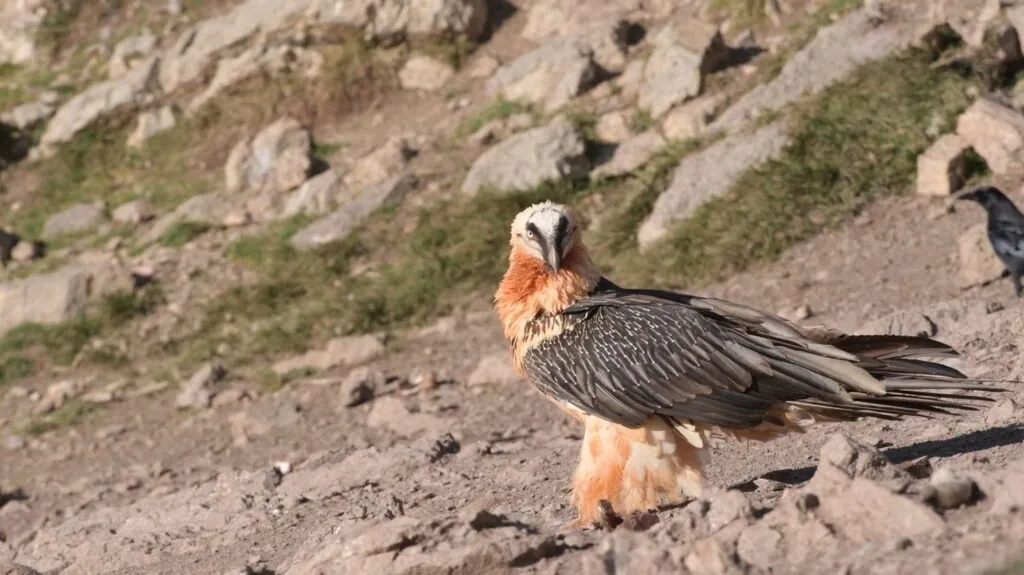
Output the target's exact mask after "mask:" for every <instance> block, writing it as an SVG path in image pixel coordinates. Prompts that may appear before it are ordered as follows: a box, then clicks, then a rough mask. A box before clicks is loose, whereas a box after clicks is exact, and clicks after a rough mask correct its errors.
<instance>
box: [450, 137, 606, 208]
mask: <svg viewBox="0 0 1024 575" xmlns="http://www.w3.org/2000/svg"><path fill="white" fill-rule="evenodd" d="M585 152H586V146H585V145H584V142H583V137H582V136H581V135H580V133H579V131H578V130H577V129H576V126H574V125H573V124H571V123H569V122H568V121H566V120H564V119H561V118H559V119H557V120H555V121H554V122H552V123H550V124H548V125H547V126H541V127H539V128H533V129H531V130H526V131H525V132H520V133H519V134H516V135H515V136H512V137H511V138H509V139H507V140H505V141H504V142H502V143H500V144H498V145H496V146H494V147H493V148H491V149H490V150H487V151H486V152H484V153H483V154H482V155H481V156H480V157H479V158H477V160H476V162H474V163H473V167H472V168H470V170H469V174H467V175H466V179H465V181H463V182H462V193H464V194H466V195H475V194H476V193H477V192H479V191H480V190H482V189H484V188H494V189H497V190H509V191H512V190H529V189H531V188H535V187H537V186H539V185H540V184H542V183H544V182H546V181H549V180H562V179H566V178H572V177H575V176H580V175H583V174H586V172H587V171H588V170H589V168H590V163H589V161H588V159H587V156H586V153H585Z"/></svg>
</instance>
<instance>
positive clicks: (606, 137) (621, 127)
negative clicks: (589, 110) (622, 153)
mask: <svg viewBox="0 0 1024 575" xmlns="http://www.w3.org/2000/svg"><path fill="white" fill-rule="evenodd" d="M629 124H630V118H629V116H627V115H626V112H624V111H622V110H618V111H615V112H608V113H607V114H604V115H603V116H601V117H600V118H598V119H597V126H595V127H594V131H595V132H596V133H597V139H599V140H601V141H602V142H608V143H612V144H618V143H619V142H624V141H626V140H628V139H629V138H630V136H632V135H633V130H632V129H631V128H630V126H629Z"/></svg>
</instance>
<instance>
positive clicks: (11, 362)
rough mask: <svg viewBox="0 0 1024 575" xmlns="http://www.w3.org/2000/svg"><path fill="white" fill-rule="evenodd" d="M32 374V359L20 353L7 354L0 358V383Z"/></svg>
mask: <svg viewBox="0 0 1024 575" xmlns="http://www.w3.org/2000/svg"><path fill="white" fill-rule="evenodd" d="M31 374H32V360H30V359H28V358H26V357H24V356H21V355H9V356H7V357H5V358H3V359H2V360H0V385H2V384H5V383H10V382H12V381H16V380H19V379H21V378H23V377H27V376H29V375H31Z"/></svg>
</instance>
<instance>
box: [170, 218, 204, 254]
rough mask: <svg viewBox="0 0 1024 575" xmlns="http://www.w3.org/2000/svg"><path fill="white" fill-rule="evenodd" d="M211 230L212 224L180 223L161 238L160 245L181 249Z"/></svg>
mask: <svg viewBox="0 0 1024 575" xmlns="http://www.w3.org/2000/svg"><path fill="white" fill-rule="evenodd" d="M209 229H210V224H204V223H201V222H179V223H176V224H174V225H173V226H171V228H170V229H168V230H167V232H165V233H164V235H163V236H161V237H160V245H162V246H164V247H165V248H180V247H181V246H183V245H185V244H187V243H189V242H191V241H192V240H194V239H196V238H198V237H199V236H201V235H203V234H205V233H206V232H207V231H209Z"/></svg>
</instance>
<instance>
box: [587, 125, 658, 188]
mask: <svg viewBox="0 0 1024 575" xmlns="http://www.w3.org/2000/svg"><path fill="white" fill-rule="evenodd" d="M667 145H668V142H666V141H665V138H662V137H661V134H659V133H658V132H657V130H648V131H646V132H644V133H643V134H638V135H636V136H634V137H632V138H630V139H628V140H626V141H625V142H623V143H622V144H620V145H619V146H618V147H617V148H615V152H614V153H613V154H612V157H611V159H610V160H608V162H606V163H604V164H602V165H600V166H598V167H597V169H595V170H594V172H593V175H594V177H614V176H621V175H623V174H628V173H630V172H632V171H634V170H637V169H639V168H640V167H642V166H643V165H644V164H646V163H647V161H648V160H650V159H651V158H652V157H653V156H654V155H655V154H657V153H658V152H660V151H662V150H664V149H665V146H667Z"/></svg>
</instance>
